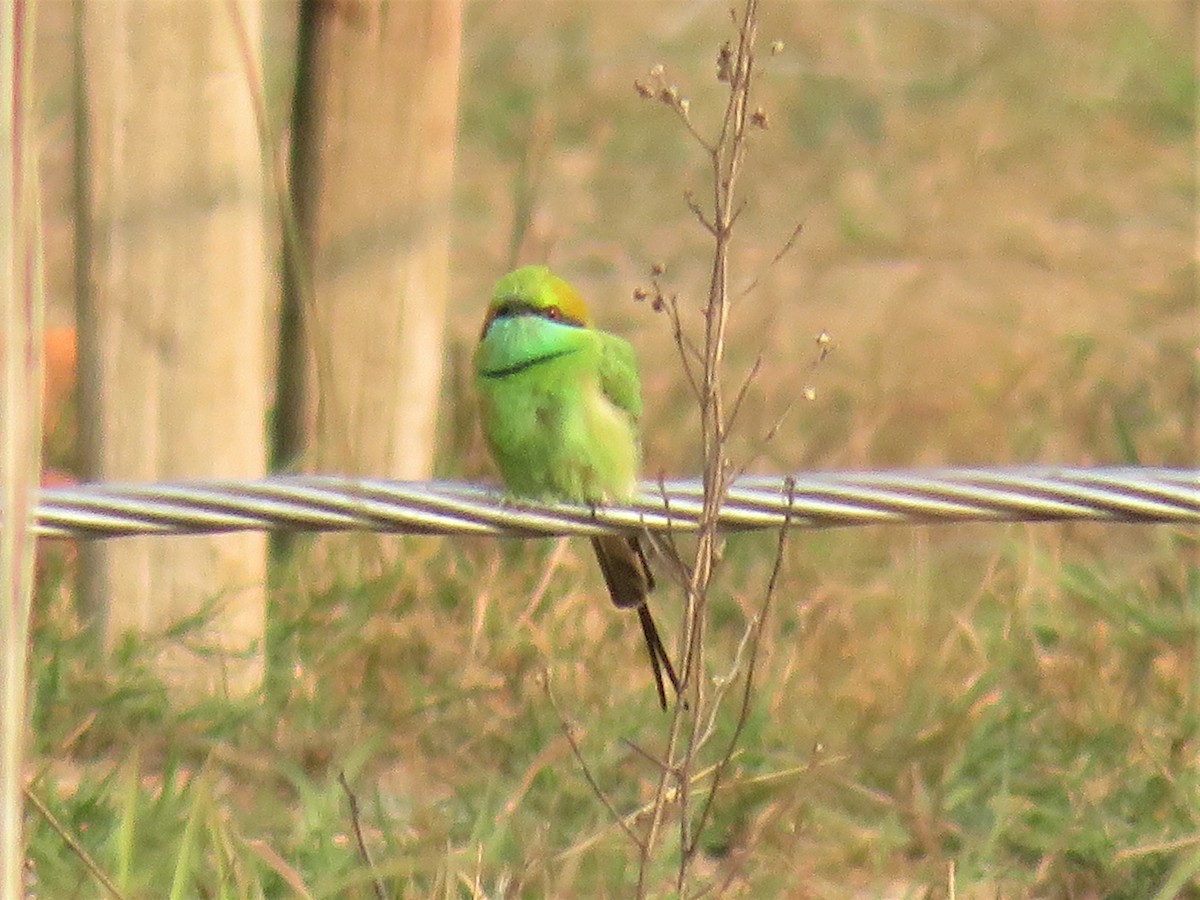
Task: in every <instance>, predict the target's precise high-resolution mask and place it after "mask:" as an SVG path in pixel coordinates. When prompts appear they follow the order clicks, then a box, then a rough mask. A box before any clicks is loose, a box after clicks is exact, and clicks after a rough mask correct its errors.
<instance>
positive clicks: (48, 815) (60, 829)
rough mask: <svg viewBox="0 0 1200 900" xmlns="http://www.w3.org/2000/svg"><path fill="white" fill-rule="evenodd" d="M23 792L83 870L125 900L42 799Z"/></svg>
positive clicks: (25, 791)
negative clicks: (81, 864) (76, 858)
mask: <svg viewBox="0 0 1200 900" xmlns="http://www.w3.org/2000/svg"><path fill="white" fill-rule="evenodd" d="M23 791H24V794H25V799H26V800H28V801H29V803H30V805H31V806H33V808H34V809H36V810H37V811H38V814H39V815H41V817H42V818H43V819H45V820H46V823H47V824H48V825H49V826H50V827H51V828H53V829H54V831H55V832H56V833H57V834H58V836H59V837H60V838H62V841H63V843H64V844H66V845H67V849H68V850H70V851H71V852H72V853H74V854H75V856H77V857H78V858H79V861H80V862H81V863H83V866H84V868H85V869H87V870H88V871H89V872H91V873H92V876H93V877H94V878H95V879H96V880H97V881H99V882H100V884H101V885H103V887H104V889H105V890H106V891H108V893H109V894H110V895H112V896H113V897H115V898H117V900H126V898H125V895H124V894H123V893H121V890H120V889H119V888H118V887H117V886H116V884H115V883H114V882H113V880H112V879H111V878H110V877H109V876H108V874H107V873H106V872H105V871H104V870H103V869H101V868H100V865H99V864H98V863H97V862H96V861H95V860H94V859H92V857H91V854H89V853H88V852H87V850H86V849H84V846H83V844H81V843H79V841H77V840H76V839H75V836H74V835H73V834H71V832H69V831H67V829H66V828H65V827H64V826H63V824H62V823H61V822H60V821H58V819H57V818H55V816H54V813H52V812H50V808H49V807H48V806H46V804H45V803H43V802H42V798H41V797H39V796H38V795H37V794H35V793H34V792H33V791H32V790H30V789H29V787H28V786H26V787H24V788H23Z"/></svg>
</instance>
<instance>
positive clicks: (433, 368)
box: [281, 0, 462, 478]
mask: <svg viewBox="0 0 1200 900" xmlns="http://www.w3.org/2000/svg"><path fill="white" fill-rule="evenodd" d="M461 19H462V9H461V4H460V2H459V0H412V2H405V3H387V2H383V0H363V2H359V3H354V4H344V3H308V4H306V5H305V7H304V13H303V15H302V21H301V37H300V47H301V54H302V58H301V60H300V70H299V78H298V86H297V95H296V102H295V110H296V114H295V117H294V118H295V123H294V124H295V135H294V140H295V153H294V156H293V171H292V186H293V189H292V194H293V199H294V202H295V204H296V209H297V213H298V217H299V220H300V224H301V229H302V232H303V235H304V243H305V246H306V250H307V254H306V255H307V259H308V262H309V269H310V272H311V278H312V281H311V285H310V287H311V297H312V301H311V303H310V304H309V308H307V309H305V310H304V313H305V322H306V328H307V331H308V340H307V342H306V343H307V344H308V345H309V346H310V347H311V348H313V351H314V353H315V357H316V367H315V368H316V379H317V381H316V386H315V389H314V390H313V391H312V392H311V393H312V394H313V395H314V396H315V397H316V398H317V403H316V410H317V411H310V415H315V418H316V423H315V437H316V440H315V447H314V449H313V452H312V453H311V454H310V455H309V460H310V464H311V465H312V466H313V467H315V468H317V469H318V470H322V471H331V472H340V473H370V474H373V475H380V476H391V477H399V478H425V477H428V476H429V474H430V471H431V469H432V464H433V437H434V426H435V423H436V414H437V407H438V392H439V384H440V380H441V371H442V328H443V320H444V317H445V307H446V295H447V290H448V272H447V267H448V256H449V249H448V246H449V228H450V215H451V175H452V169H453V159H454V142H455V125H456V118H457V112H458V104H457V101H458V65H459V51H460V38H461V24H462V23H461ZM281 368H283V367H282V366H281Z"/></svg>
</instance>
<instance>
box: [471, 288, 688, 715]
mask: <svg viewBox="0 0 1200 900" xmlns="http://www.w3.org/2000/svg"><path fill="white" fill-rule="evenodd" d="M472 363H473V368H474V380H475V388H476V393H477V395H478V398H479V409H480V418H481V422H482V430H483V435H484V439H485V441H486V443H487V446H488V449H489V450H490V452H491V456H492V459H493V460H494V462H495V463H496V467H497V468H498V469H499V471H500V476H501V478H502V480H503V481H504V486H505V489H506V490H507V491H508V493H509V495H510V496H511V497H513V498H514V499H530V500H537V501H560V502H567V503H578V504H587V505H591V506H596V505H599V504H603V503H609V502H616V503H619V502H622V501H626V500H629V499H630V498H632V496H633V494H634V492H635V490H636V487H637V477H638V470H639V468H640V465H641V441H640V437H639V430H638V420H639V418H640V417H641V413H642V396H641V383H640V381H639V379H638V369H637V360H636V358H635V356H634V352H633V347H631V346H630V344H629V343H628V342H627V341H624V340H622V339H621V338H619V337H617V336H616V335H613V334H609V333H607V332H605V331H601V330H600V329H598V328H596V327H595V326H594V325H593V323H592V319H591V315H590V314H589V312H588V308H587V304H586V303H585V302H584V301H583V299H582V298H581V297H580V296H579V294H578V293H576V291H575V289H574V288H573V287H571V285H570V284H568V283H567V282H566V281H565V280H563V279H562V278H560V277H558V276H557V275H555V274H553V273H552V272H551V271H550V269H549V268H547V267H546V266H544V265H528V266H522V267H521V268H518V269H514V270H513V271H511V272H509V273H508V274H506V275H504V276H502V277H501V278H500V279H499V280H498V281H497V282H496V285H495V288H494V289H493V292H492V298H491V301H490V302H489V304H488V307H487V315H486V317H485V318H484V322H483V329H482V331H481V332H480V335H479V343H478V344H477V345H476V347H475V352H474V355H473V358H472ZM592 547H593V549H594V551H595V554H596V559H597V560H598V561H599V564H600V572H601V574H602V575H603V576H604V582H605V585H606V586H607V588H608V593H609V596H610V597H611V599H612V602H613V604H614V605H615V606H617V607H618V608H620V609H635V610H637V614H638V619H639V621H640V623H641V626H642V635H643V637H644V639H645V642H646V650H647V652H648V653H649V655H650V666H651V669H652V671H653V673H654V681H655V687H656V688H657V691H658V701H659V705H660V706H661V707H662V708H663V709H664V710H665V709H666V708H667V693H666V689H665V687H664V684H663V673H664V672H665V673H666V676H667V678H668V679H669V680H670V682H671V685H672V687H673V688H674V689H675V692H676V694H678V693H679V678H678V676H677V675H676V674H675V668H674V666H672V665H671V659H670V656H669V655H668V653H667V650H666V648H665V647H664V646H663V642H662V638H661V637H660V635H659V632H658V627H657V626H656V625H655V622H654V617H653V616H652V615H651V613H650V609H649V607H648V606H647V598H648V596H649V594H650V592H651V591H652V590H653V589H654V575H653V573H652V572H651V571H650V565H649V563H648V562H647V559H646V554H645V553H644V552H643V550H642V546H641V542H640V541H639V540H638V538H637V537H635V536H631V535H622V534H606V535H597V536H595V537H593V538H592Z"/></svg>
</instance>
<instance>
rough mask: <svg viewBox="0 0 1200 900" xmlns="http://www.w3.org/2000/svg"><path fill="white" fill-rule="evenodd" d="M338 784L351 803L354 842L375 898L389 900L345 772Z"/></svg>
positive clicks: (339, 774)
mask: <svg viewBox="0 0 1200 900" xmlns="http://www.w3.org/2000/svg"><path fill="white" fill-rule="evenodd" d="M338 784H340V785H341V786H342V790H343V791H345V792H346V798H347V799H348V800H349V801H350V824H351V825H352V826H353V827H354V840H355V842H356V843H357V844H358V855H359V856H361V857H362V861H363V862H364V863H365V864H366V866H367V870H368V871H369V872H370V873H371V883H372V884H373V885H374V887H375V896H376V897H378V898H379V900H388V896H387V889H386V888H385V887H384V886H383V879H382V878H380V877H379V875H378V874H377V873H376V871H375V863H374V862H373V861H372V860H371V853H370V851H369V850H367V842H366V840H365V839H364V838H363V833H362V822H361V820H360V817H359V813H358V797H356V796H355V795H354V791H352V790H351V789H350V782H348V781H347V780H346V773H345V772H338Z"/></svg>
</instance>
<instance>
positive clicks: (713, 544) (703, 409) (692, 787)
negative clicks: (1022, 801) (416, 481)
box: [634, 0, 800, 897]
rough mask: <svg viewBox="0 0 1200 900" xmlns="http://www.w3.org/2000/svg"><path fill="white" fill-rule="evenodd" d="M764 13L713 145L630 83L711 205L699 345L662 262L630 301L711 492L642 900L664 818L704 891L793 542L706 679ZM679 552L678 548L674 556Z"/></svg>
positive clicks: (745, 47)
mask: <svg viewBox="0 0 1200 900" xmlns="http://www.w3.org/2000/svg"><path fill="white" fill-rule="evenodd" d="M757 12H758V2H757V0H745V4H744V6H743V7H742V9H741V11H740V12H738V11H736V10H735V11H731V17H732V19H733V23H734V26H735V27H736V29H737V34H736V38H735V40H732V41H727V42H725V44H724V45H722V46H721V48H720V49H719V51H718V54H717V79H718V80H719V81H721V82H723V83H724V84H727V85H728V88H729V93H728V97H727V100H726V103H725V109H724V113H723V115H722V118H721V121H720V126H719V129H718V130H717V133H716V136H715V138H713V139H709V138H707V137H705V135H704V134H703V132H702V130H701V129H699V128H697V127H696V125H695V124H694V123H693V121H692V118H691V114H690V108H689V102H688V100H687V99H686V98H685V97H683V96H682V95H681V94H680V91H679V89H678V88H677V87H676V86H675V85H672V84H670V83H669V82H668V81H667V80H666V78H665V72H664V70H663V68H662V67H661V66H655V67H654V68H653V69H651V71H650V73H649V77H648V79H646V80H639V81H637V82H635V85H634V86H635V88H636V89H637V91H638V93H639V94H640V95H641V96H642V97H643V98H645V99H647V100H651V101H657V102H659V103H661V104H663V105H665V106H667V107H668V108H669V109H671V110H672V111H673V112H674V113H675V115H676V116H677V117H678V118H679V120H680V121H681V122H682V124H683V126H684V127H685V128H686V129H687V131H688V133H689V134H690V135H691V137H692V138H693V140H694V141H695V142H696V144H697V145H698V146H699V147H700V148H701V149H702V151H703V152H704V153H705V155H706V156H707V157H708V159H709V161H710V174H711V191H712V193H711V198H710V200H708V201H701V200H699V199H697V196H696V194H695V193H694V192H692V191H690V190H689V191H686V192H685V193H684V200H685V202H686V204H687V207H688V209H689V210H690V211H691V213H692V215H693V216H694V217H695V218H696V220H697V221H698V222H699V223H700V225H701V227H703V228H704V229H705V231H707V232H708V234H709V235H710V236H711V238H712V243H713V250H712V268H711V272H710V278H709V292H708V298H707V301H706V303H705V304H704V306H703V321H702V328H701V329H698V330H699V335H698V336H697V337H696V338H693V337H692V334H691V330H690V329H689V327H688V324H689V323H688V322H686V321H685V320H684V316H683V314H682V313H681V308H680V304H679V301H678V298H677V297H676V296H675V295H674V294H671V293H669V292H666V291H664V289H663V286H662V280H661V276H662V274H663V270H662V268H661V267H660V266H655V267H654V269H653V270H652V272H651V282H650V285H651V287H650V289H645V288H643V289H639V291H638V292H637V293H636V294H635V296H636V297H638V298H640V299H650V300H651V302H652V305H653V307H654V309H655V310H656V311H660V312H663V313H665V314H666V316H667V317H668V320H669V322H670V326H671V329H672V333H673V336H674V339H675V345H676V348H677V350H678V353H679V359H680V362H681V365H682V367H683V371H684V375H685V377H686V378H687V381H688V384H689V386H690V388H691V390H692V393H693V395H694V396H695V398H696V402H697V404H698V406H699V410H700V432H701V447H702V453H703V486H704V502H703V507H702V513H701V516H700V522H699V530H698V533H697V541H696V548H695V552H694V556H693V558H692V561H691V562H690V563H689V562H685V561H683V560H682V559H679V558H676V559H674V560H673V561H672V568H673V570H674V571H676V572H677V573H681V574H684V575H685V576H686V577H685V578H684V579H683V585H684V591H685V597H686V602H685V609H684V617H683V659H682V662H681V665H680V667H679V670H680V673H681V678H682V684H681V688H680V696H679V698H678V701H677V703H676V704H675V707H674V715H673V717H672V720H671V724H670V730H669V734H668V741H667V749H666V753H665V757H664V761H663V763H662V767H661V775H660V778H659V781H658V786H657V789H656V792H655V795H654V803H653V807H652V810H651V812H650V817H649V818H650V821H649V825H648V827H647V829H646V832H645V836H644V837H643V838H640V839H639V840H638V841H637V842H636V844H637V846H638V848H639V851H640V854H641V858H640V866H639V877H638V896H639V897H644V896H646V894H647V893H648V891H649V890H650V885H649V883H648V880H649V877H650V869H651V863H652V861H653V859H654V858H655V856H656V854H657V853H658V852H659V851H660V849H661V847H662V845H664V844H665V843H666V841H665V837H664V836H665V823H666V822H667V819H668V814H669V813H670V814H673V815H674V816H675V817H676V819H677V822H678V849H679V855H678V868H677V873H676V884H675V889H676V891H677V893H678V894H679V895H680V896H690V895H692V894H693V893H695V892H696V890H697V889H698V888H696V887H693V882H694V881H695V880H696V877H697V876H696V874H695V873H694V871H693V870H694V866H693V862H694V861H695V858H696V854H697V851H698V849H699V846H700V839H701V836H702V834H703V832H704V829H705V827H706V826H707V825H708V824H709V822H710V819H711V814H712V809H713V803H714V801H715V799H716V795H717V791H718V790H719V788H720V785H721V783H722V781H723V780H724V779H725V776H726V774H727V771H728V769H729V765H730V763H731V762H732V760H733V759H734V758H735V756H736V755H737V753H738V743H739V741H740V739H741V736H742V732H743V728H744V725H745V722H746V720H747V717H748V714H749V710H750V703H751V700H752V697H753V676H754V671H755V666H756V664H757V661H758V653H759V646H760V638H761V634H762V629H763V626H764V621H765V618H766V615H767V612H768V608H769V606H770V602H771V598H772V597H773V595H774V592H775V587H776V583H777V581H778V576H779V572H780V567H781V564H782V559H783V554H784V549H785V543H786V537H785V535H786V531H787V524H785V525H784V527H783V529H782V530H781V532H780V537H779V541H778V544H777V546H776V554H775V561H774V566H773V569H772V572H771V576H770V579H769V582H768V584H767V587H766V590H765V592H764V597H763V601H762V605H761V608H760V610H759V612H758V614H757V615H755V616H754V617H753V619H752V620H751V621H750V622H749V624H748V625H747V627H746V633H745V635H744V636H743V639H742V642H741V645H740V647H739V650H738V654H737V659H736V660H735V662H734V666H733V669H732V670H731V671H730V672H729V673H728V674H727V676H726V677H724V678H722V679H719V680H714V681H712V683H711V684H709V683H707V682H706V679H705V676H704V673H705V671H706V666H705V660H704V652H705V633H706V628H707V622H708V600H709V593H710V586H711V584H712V579H713V574H714V571H715V568H716V565H717V561H718V556H719V552H720V541H721V537H720V535H719V533H718V530H717V520H718V515H719V513H720V510H721V505H722V502H723V500H724V498H725V495H726V492H727V491H728V489H729V486H730V483H731V481H732V480H733V478H734V476H735V475H736V474H737V470H736V469H735V467H734V465H733V464H732V463H731V461H730V459H729V457H728V455H727V452H726V444H727V437H728V435H729V433H730V430H731V428H732V426H733V424H734V420H735V419H736V418H737V413H738V411H739V409H740V408H741V405H742V401H743V400H744V398H745V396H746V394H747V392H748V391H749V389H750V387H751V385H752V383H753V382H754V381H755V379H756V378H757V375H758V372H759V370H760V368H761V360H760V361H759V362H757V363H756V364H755V365H754V367H753V368H752V369H751V371H750V373H749V374H748V375H747V376H746V378H745V379H744V380H743V381H742V383H741V384H740V385H739V387H738V390H737V391H736V395H735V398H734V401H733V404H732V407H731V411H728V412H727V408H726V400H725V393H724V384H723V377H722V373H723V359H724V354H725V339H726V332H727V327H728V322H729V312H730V305H731V299H732V298H731V296H730V289H729V281H730V271H729V267H730V251H731V247H732V241H733V232H734V226H735V225H736V224H737V221H738V218H739V216H740V215H741V213H742V210H743V209H744V204H743V202H742V201H740V199H739V194H738V190H737V189H738V182H739V178H740V176H741V174H742V169H743V163H744V160H745V155H746V150H747V146H748V138H749V136H750V133H751V132H752V131H754V130H762V129H766V128H767V127H768V118H767V114H766V112H764V111H763V110H762V109H761V108H755V107H754V106H752V103H751V91H752V86H753V82H754V75H755V51H754V41H755V34H756V30H757ZM799 232H800V226H799V225H797V226H796V227H795V228H794V229H793V230H792V232H791V234H790V236H789V237H788V239H787V241H786V242H785V243H784V245H783V249H782V250H781V251H780V252H779V253H778V254H777V255H776V256H775V259H774V260H773V262H772V263H771V264H772V265H773V264H774V263H776V262H778V261H779V260H780V259H781V258H782V257H783V256H784V255H786V253H787V252H788V251H789V250H791V249H792V247H793V246H794V245H795V242H796V239H797V237H798V236H799ZM757 282H758V278H757V277H756V278H755V279H754V280H753V281H752V282H751V286H750V287H749V288H747V289H746V291H749V290H751V289H752V288H753V286H754V285H755V284H757ZM746 291H743V292H742V293H743V294H744V293H745V292H746ZM741 295H742V294H739V296H741ZM673 546H674V544H673V542H672V543H671V544H670V547H669V548H668V549H671V548H673ZM739 677H740V678H743V679H744V681H743V686H742V690H741V692H740V693H739V692H733V691H731V687H732V686H733V684H734V683H735V682H736V681H737V679H738V678H739ZM727 696H728V697H731V698H732V697H736V698H737V699H738V702H739V703H740V706H739V708H738V711H737V719H736V722H735V726H734V732H733V735H732V738H731V740H730V741H729V743H728V745H727V746H726V747H724V748H723V749H722V750H721V751H720V753H719V755H718V757H717V761H716V762H715V763H714V764H711V765H706V766H704V767H703V771H701V761H700V759H699V754H700V752H701V750H702V749H703V748H704V746H705V745H706V743H707V742H708V740H709V738H710V737H711V736H712V735H713V733H714V731H715V723H716V721H717V714H718V712H719V710H720V707H721V704H722V701H723V700H724V699H725V698H726V697H727ZM699 889H700V890H703V889H702V888H699Z"/></svg>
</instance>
